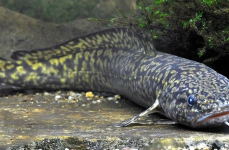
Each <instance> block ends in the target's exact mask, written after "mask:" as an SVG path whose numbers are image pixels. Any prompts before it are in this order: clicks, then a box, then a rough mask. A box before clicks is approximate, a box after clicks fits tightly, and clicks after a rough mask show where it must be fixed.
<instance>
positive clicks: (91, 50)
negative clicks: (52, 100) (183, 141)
mask: <svg viewBox="0 0 229 150" xmlns="http://www.w3.org/2000/svg"><path fill="white" fill-rule="evenodd" d="M149 53H150V55H149ZM12 58H13V59H15V61H14V62H10V61H6V60H0V83H1V85H0V90H1V89H4V88H6V89H7V88H19V89H72V90H93V91H101V92H110V93H115V94H120V95H123V96H125V97H127V98H128V99H130V100H132V101H134V102H135V103H137V104H139V105H141V106H143V107H146V108H148V107H150V106H151V105H153V104H154V102H155V100H156V99H157V100H158V101H159V105H158V106H157V111H159V112H160V113H161V114H163V115H165V116H167V117H168V118H170V119H173V120H175V121H177V122H179V123H181V124H184V125H187V126H191V127H205V126H215V125H221V124H222V123H224V122H225V120H228V119H229V117H228V115H221V116H220V115H219V114H220V113H223V114H227V112H229V110H228V108H229V102H228V99H229V97H228V95H229V94H228V79H227V78H226V77H224V76H222V75H220V74H218V73H217V72H215V71H214V70H212V69H211V68H209V67H207V66H205V65H203V64H201V63H198V62H194V61H191V60H187V59H184V58H180V57H177V56H173V55H169V54H157V52H156V51H155V48H154V46H153V44H152V42H151V40H150V39H149V38H148V37H145V36H143V35H141V34H138V33H133V32H131V31H130V30H129V29H126V28H116V29H107V30H103V31H100V32H96V33H92V34H89V35H86V36H83V37H79V38H76V39H73V40H70V41H67V42H65V43H63V44H60V45H57V46H54V47H51V48H46V49H39V50H32V51H18V52H15V53H13V54H12ZM190 95H192V97H194V98H195V100H194V102H193V104H189V102H188V101H187V100H188V99H189V96H190ZM214 115H218V116H220V117H215V118H217V119H215V118H214V117H212V116H214ZM210 117H211V119H209V118H210ZM206 118H208V119H206Z"/></svg>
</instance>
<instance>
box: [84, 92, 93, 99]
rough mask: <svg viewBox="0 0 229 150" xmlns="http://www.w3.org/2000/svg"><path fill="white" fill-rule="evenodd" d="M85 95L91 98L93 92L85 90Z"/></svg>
mask: <svg viewBox="0 0 229 150" xmlns="http://www.w3.org/2000/svg"><path fill="white" fill-rule="evenodd" d="M86 97H88V98H92V97H94V94H93V93H92V92H87V93H86Z"/></svg>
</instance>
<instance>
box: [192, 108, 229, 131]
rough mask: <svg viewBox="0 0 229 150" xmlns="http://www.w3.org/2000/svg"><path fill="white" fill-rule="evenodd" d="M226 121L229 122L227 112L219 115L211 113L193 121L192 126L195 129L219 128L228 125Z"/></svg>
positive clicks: (228, 112)
mask: <svg viewBox="0 0 229 150" xmlns="http://www.w3.org/2000/svg"><path fill="white" fill-rule="evenodd" d="M228 120H229V110H227V111H223V112H219V113H211V114H208V115H205V116H201V117H198V118H196V119H193V120H192V125H193V126H195V127H201V126H220V125H222V124H224V123H225V124H226V125H229V123H228V122H227V121H228Z"/></svg>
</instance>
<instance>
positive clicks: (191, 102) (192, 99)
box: [188, 95, 195, 106]
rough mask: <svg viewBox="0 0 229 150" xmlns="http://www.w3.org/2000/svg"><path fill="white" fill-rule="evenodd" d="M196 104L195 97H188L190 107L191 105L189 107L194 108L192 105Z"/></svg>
mask: <svg viewBox="0 0 229 150" xmlns="http://www.w3.org/2000/svg"><path fill="white" fill-rule="evenodd" d="M194 102H195V97H194V95H190V96H189V97H188V105H189V106H192V105H193V104H194Z"/></svg>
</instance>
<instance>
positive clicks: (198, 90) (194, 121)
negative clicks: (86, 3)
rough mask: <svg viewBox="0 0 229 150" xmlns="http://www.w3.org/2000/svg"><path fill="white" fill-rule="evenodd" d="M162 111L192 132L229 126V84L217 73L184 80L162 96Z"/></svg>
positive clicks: (198, 74) (193, 76) (185, 77)
mask: <svg viewBox="0 0 229 150" xmlns="http://www.w3.org/2000/svg"><path fill="white" fill-rule="evenodd" d="M160 107H161V108H162V109H163V111H164V114H165V115H166V116H167V117H168V118H171V119H173V120H175V121H177V122H178V123H180V124H184V125H187V126H190V127H193V128H204V127H207V126H208V127H209V126H210V127H212V126H220V125H222V124H225V123H226V124H228V123H227V121H229V80H228V79H227V78H226V77H224V76H223V75H221V74H219V73H217V72H215V71H209V72H201V73H199V72H198V73H197V74H195V75H193V74H192V75H187V76H183V77H181V78H179V80H174V81H173V82H172V83H170V84H169V85H168V86H167V87H166V88H165V89H164V90H163V91H162V92H161V95H160Z"/></svg>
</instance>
